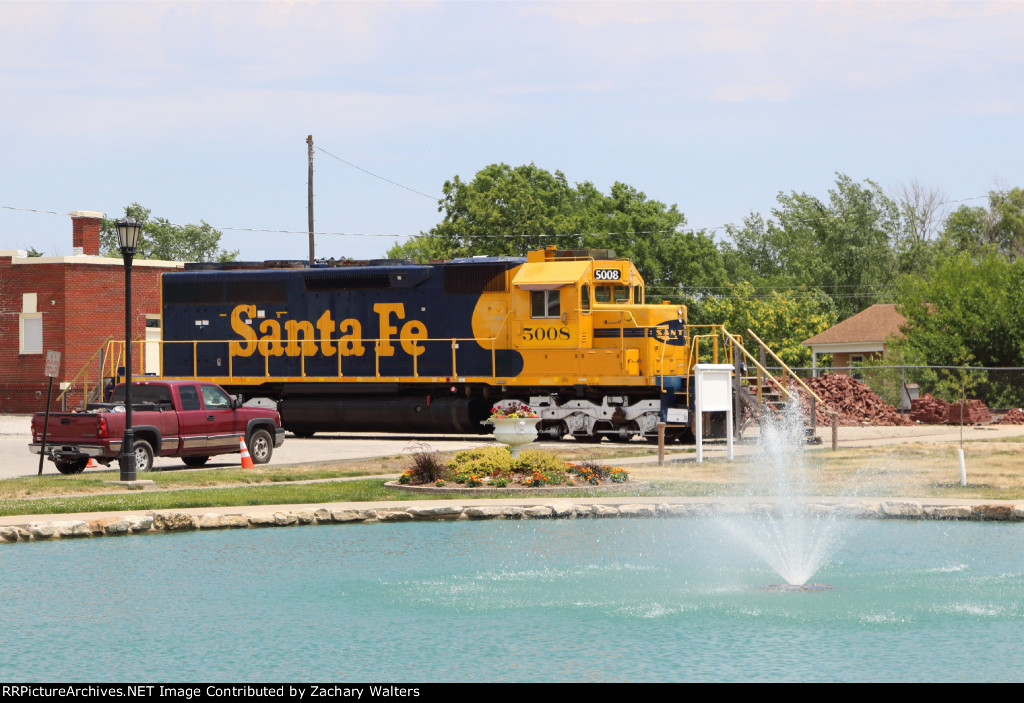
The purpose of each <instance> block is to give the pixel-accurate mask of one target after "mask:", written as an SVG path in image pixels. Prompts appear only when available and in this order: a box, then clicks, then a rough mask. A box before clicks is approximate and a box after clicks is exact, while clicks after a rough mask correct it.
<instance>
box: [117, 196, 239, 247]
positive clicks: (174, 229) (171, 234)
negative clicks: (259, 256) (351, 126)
mask: <svg viewBox="0 0 1024 703" xmlns="http://www.w3.org/2000/svg"><path fill="white" fill-rule="evenodd" d="M150 212H151V211H150V210H149V209H148V208H144V207H142V206H141V205H139V204H138V203H132V204H131V205H129V206H128V207H126V208H125V216H126V217H134V218H135V219H136V220H137V221H139V222H140V223H142V230H141V231H140V232H139V243H138V246H137V247H136V252H135V257H136V258H138V259H162V260H164V261H234V260H235V259H236V258H237V257H238V251H237V250H235V251H225V250H223V249H221V248H220V238H221V232H220V230H217V229H214V228H213V227H211V226H210V225H209V224H207V223H206V222H204V221H203V220H200V221H199V224H198V225H194V224H187V225H174V224H171V223H170V222H169V221H168V220H166V219H165V218H163V217H155V218H152V219H150ZM100 248H101V250H102V252H103V255H104V256H112V257H119V256H121V249H120V246H119V244H118V241H117V226H116V222H115V221H114V220H103V223H102V224H101V226H100Z"/></svg>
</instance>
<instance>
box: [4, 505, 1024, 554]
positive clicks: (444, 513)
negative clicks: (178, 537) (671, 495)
mask: <svg viewBox="0 0 1024 703" xmlns="http://www.w3.org/2000/svg"><path fill="white" fill-rule="evenodd" d="M774 507H775V506H774V504H773V503H771V502H769V501H761V502H759V501H757V500H751V501H749V502H744V503H738V502H716V501H691V502H664V501H662V502H651V503H638V502H627V501H623V502H621V503H608V502H602V503H582V502H581V503H575V502H572V501H570V500H556V501H552V502H550V503H542V504H529V503H527V504H524V505H519V506H516V505H470V506H460V505H424V506H410V507H367V508H343V509H331V508H327V507H322V508H302V509H296V510H277V511H273V512H266V511H264V512H259V511H253V512H245V513H232V514H228V513H219V512H211V513H191V512H185V511H176V510H158V511H152V512H149V513H147V514H145V515H138V514H133V515H107V514H104V515H103V516H100V517H97V518H95V519H91V520H52V521H47V522H30V523H26V524H20V525H6V526H0V542H11V543H13V542H34V541H47V540H53V539H74V538H83V537H103V536H118V535H136V534H148V533H149V534H151V533H158V532H180V531H188V530H200V531H202V530H217V529H242V528H245V529H253V528H260V527H286V526H292V525H325V524H350V523H373V522H410V521H437V520H536V519H598V518H674V517H679V518H687V517H688V518H699V517H711V516H714V515H729V514H736V513H746V512H752V511H753V512H764V511H771V510H773V509H774ZM806 509H807V510H808V511H810V512H812V513H832V512H836V513H837V514H838V515H839V516H841V517H844V518H852V519H870V518H880V519H916V520H980V521H1012V522H1020V521H1024V504H1018V503H1011V502H990V503H981V502H979V503H975V504H951V503H928V502H924V503H922V502H919V501H913V500H880V501H875V502H855V503H824V502H823V503H817V504H814V503H808V504H806Z"/></svg>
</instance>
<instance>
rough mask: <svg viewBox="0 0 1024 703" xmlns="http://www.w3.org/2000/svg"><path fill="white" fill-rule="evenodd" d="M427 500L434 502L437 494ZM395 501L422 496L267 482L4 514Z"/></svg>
mask: <svg viewBox="0 0 1024 703" xmlns="http://www.w3.org/2000/svg"><path fill="white" fill-rule="evenodd" d="M108 488H109V487H108ZM423 497H424V498H430V497H431V496H423ZM392 499H395V500H397V499H401V500H403V501H407V500H418V499H420V498H419V496H418V495H413V494H409V493H404V492H400V491H396V490H393V489H390V488H385V487H384V482H383V481H382V480H381V479H379V478H368V479H365V480H361V481H339V482H334V483H314V484H290V485H280V484H264V485H258V486H231V487H226V488H208V489H203V490H194V489H184V490H169V491H130V492H125V493H109V494H103V495H85V496H63V497H54V498H39V499H31V500H26V499H5V500H0V515H30V514H36V515H42V514H50V513H58V514H62V513H79V512H83V513H84V512H116V511H121V510H171V509H175V508H204V507H222V506H234V505H238V506H247V505H276V504H302V503H335V502H348V501H353V502H364V501H380V500H392Z"/></svg>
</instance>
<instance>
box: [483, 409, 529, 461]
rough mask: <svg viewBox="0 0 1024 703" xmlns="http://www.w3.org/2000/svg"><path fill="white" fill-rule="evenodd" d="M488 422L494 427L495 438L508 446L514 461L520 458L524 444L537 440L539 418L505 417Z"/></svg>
mask: <svg viewBox="0 0 1024 703" xmlns="http://www.w3.org/2000/svg"><path fill="white" fill-rule="evenodd" d="M488 422H489V423H490V424H492V425H494V433H493V434H494V438H495V439H496V440H498V441H499V442H501V443H502V444H507V445H508V448H509V450H510V451H511V452H512V457H513V458H514V459H518V458H519V449H520V447H522V446H523V445H524V444H529V443H530V442H532V441H534V440H535V439H537V423H538V422H540V418H537V417H505V418H492V419H490V420H488Z"/></svg>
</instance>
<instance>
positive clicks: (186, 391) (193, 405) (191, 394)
mask: <svg viewBox="0 0 1024 703" xmlns="http://www.w3.org/2000/svg"><path fill="white" fill-rule="evenodd" d="M178 395H180V396H181V409H182V410H201V408H200V407H199V391H197V390H196V387H195V386H178Z"/></svg>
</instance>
